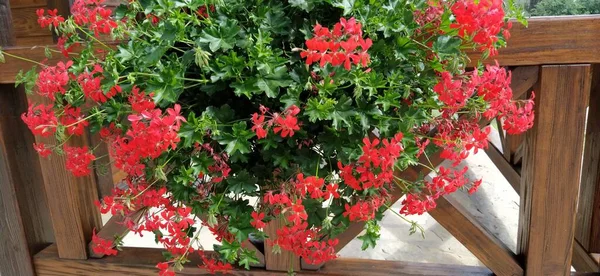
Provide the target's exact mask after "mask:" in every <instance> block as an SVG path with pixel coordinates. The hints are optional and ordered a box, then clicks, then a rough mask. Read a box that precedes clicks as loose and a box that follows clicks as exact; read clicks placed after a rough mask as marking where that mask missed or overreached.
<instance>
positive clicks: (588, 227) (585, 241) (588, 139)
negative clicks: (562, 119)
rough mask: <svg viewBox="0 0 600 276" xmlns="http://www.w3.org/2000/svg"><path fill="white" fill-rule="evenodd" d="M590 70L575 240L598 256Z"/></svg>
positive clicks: (596, 82) (598, 117) (598, 94)
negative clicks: (589, 88) (588, 102)
mask: <svg viewBox="0 0 600 276" xmlns="http://www.w3.org/2000/svg"><path fill="white" fill-rule="evenodd" d="M592 70H593V74H592V89H591V91H590V104H589V108H588V116H587V127H586V133H585V145H584V150H583V167H582V169H581V184H580V187H579V204H578V205H577V221H576V226H575V237H576V238H577V240H578V241H579V242H580V243H581V245H582V246H583V248H584V249H585V250H587V251H589V252H600V241H597V240H598V239H600V210H599V209H600V189H599V185H600V66H598V65H596V66H594V67H593V68H592ZM592 232H593V234H594V235H593V236H592Z"/></svg>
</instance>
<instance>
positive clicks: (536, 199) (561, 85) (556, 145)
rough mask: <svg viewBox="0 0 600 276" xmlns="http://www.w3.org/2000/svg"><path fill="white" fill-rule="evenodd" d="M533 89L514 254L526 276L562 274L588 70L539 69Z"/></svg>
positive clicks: (566, 267)
mask: <svg viewBox="0 0 600 276" xmlns="http://www.w3.org/2000/svg"><path fill="white" fill-rule="evenodd" d="M537 86H538V87H537V88H536V91H538V93H537V95H536V105H535V115H536V118H535V119H536V121H535V124H534V126H533V128H532V129H531V130H529V131H528V132H527V133H526V138H525V143H526V144H525V150H524V157H523V170H522V171H521V176H522V177H521V192H520V195H521V204H520V210H519V215H520V219H519V232H518V236H519V241H518V244H517V253H518V254H520V255H522V257H523V261H524V267H526V271H525V273H526V275H567V274H569V273H570V265H571V253H572V248H573V238H574V232H575V215H576V211H577V210H576V205H577V198H578V183H579V179H580V178H579V172H580V169H581V159H582V154H583V138H584V128H585V109H586V107H587V104H588V101H589V91H590V86H591V65H555V66H542V68H541V73H540V81H539V82H538V85H537ZM565 95H568V96H565Z"/></svg>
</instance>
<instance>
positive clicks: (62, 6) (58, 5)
mask: <svg viewBox="0 0 600 276" xmlns="http://www.w3.org/2000/svg"><path fill="white" fill-rule="evenodd" d="M47 8H48V9H49V10H57V11H58V14H59V15H62V16H64V17H65V18H67V17H68V16H69V15H70V14H71V3H70V1H69V0H48V3H47ZM58 38H59V36H58V35H57V34H56V32H52V39H53V40H54V42H57V41H58Z"/></svg>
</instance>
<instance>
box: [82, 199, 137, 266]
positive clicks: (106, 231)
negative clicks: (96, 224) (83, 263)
mask: <svg viewBox="0 0 600 276" xmlns="http://www.w3.org/2000/svg"><path fill="white" fill-rule="evenodd" d="M146 211H147V209H145V208H144V209H140V210H137V211H136V212H134V213H132V214H130V215H129V216H128V217H129V219H131V221H133V222H134V223H138V222H139V221H140V219H141V218H142V217H143V216H144V214H145V213H146ZM125 219H126V218H125V217H124V216H122V215H119V214H117V215H114V216H112V217H111V218H110V219H109V220H108V221H107V222H106V224H104V225H103V226H102V229H100V231H98V233H96V236H97V237H99V238H101V239H104V240H111V241H114V240H115V236H119V237H125V235H127V233H129V228H127V226H126V225H125V224H124V223H125ZM92 246H93V242H90V243H89V245H88V248H89V254H90V257H91V258H102V257H104V254H97V253H94V251H93V249H92Z"/></svg>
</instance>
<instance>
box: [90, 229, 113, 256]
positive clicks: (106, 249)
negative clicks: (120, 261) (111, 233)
mask: <svg viewBox="0 0 600 276" xmlns="http://www.w3.org/2000/svg"><path fill="white" fill-rule="evenodd" d="M92 251H94V253H96V254H101V255H107V256H110V255H117V253H118V251H117V250H116V249H114V245H113V241H111V240H105V239H103V238H100V237H98V236H97V235H96V229H94V231H93V234H92Z"/></svg>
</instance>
